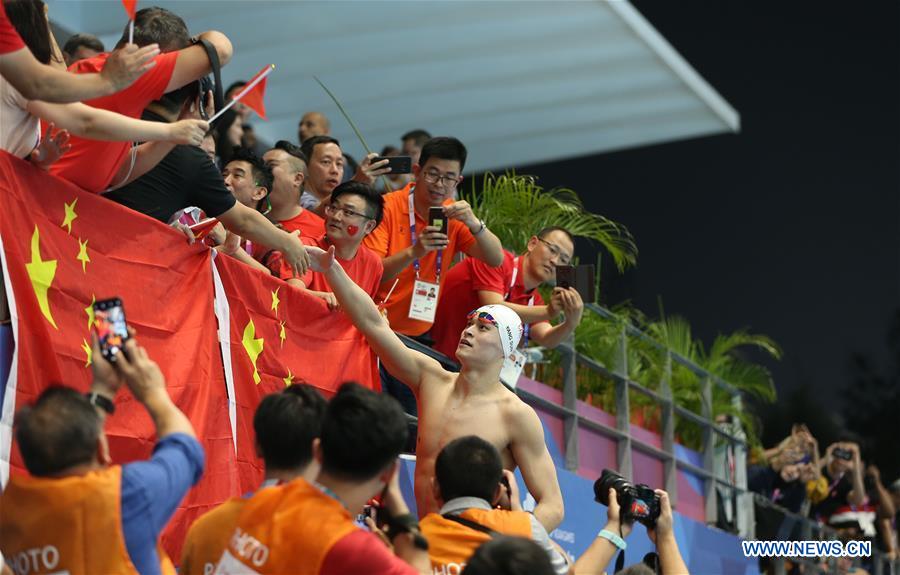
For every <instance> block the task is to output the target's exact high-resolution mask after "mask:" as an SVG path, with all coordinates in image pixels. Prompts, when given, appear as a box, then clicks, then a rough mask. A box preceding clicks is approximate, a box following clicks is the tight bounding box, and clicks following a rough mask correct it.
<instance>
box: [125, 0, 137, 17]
mask: <svg viewBox="0 0 900 575" xmlns="http://www.w3.org/2000/svg"><path fill="white" fill-rule="evenodd" d="M122 6H124V7H125V11H126V12H128V18H129V19H130V20H134V16H135V14H137V0H122Z"/></svg>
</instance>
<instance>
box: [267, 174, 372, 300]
mask: <svg viewBox="0 0 900 575" xmlns="http://www.w3.org/2000/svg"><path fill="white" fill-rule="evenodd" d="M383 215H384V199H383V198H382V197H381V194H379V193H378V192H377V191H376V190H375V189H374V188H373V187H372V186H369V185H366V184H361V183H359V182H344V183H343V184H341V185H339V186H338V187H337V188H335V189H334V192H332V194H331V199H330V200H329V203H328V205H326V206H325V218H326V226H325V231H324V232H323V233H322V234H321V235H319V236H317V237H312V238H303V242H304V243H305V244H306V245H310V246H317V247H319V248H321V249H323V250H327V249H328V247H329V246H334V249H335V257H336V258H337V260H338V262H340V264H341V267H343V268H344V271H345V272H347V275H348V276H350V279H352V280H353V282H354V283H355V284H356V285H358V286H359V287H361V288H362V289H363V290H364V291H365V292H366V293H367V294H369V295H370V296H371V297H375V294H376V293H377V292H378V286H379V284H380V283H381V272H382V267H381V258H379V257H378V256H376V255H375V254H373V253H372V252H371V251H370V250H369V248H367V247H365V246H364V245H362V241H363V239H364V238H365V237H366V236H367V235H369V234H370V233H371V232H372V230H373V229H375V228H376V227H378V224H380V223H381V219H382V217H383ZM279 277H281V279H284V280H287V282H288V283H289V284H291V285H295V286H297V287H299V288H301V289H305V290H309V292H310V293H311V294H313V295H315V296H316V297H318V298H320V299H323V300H325V302H326V303H327V304H328V307H329V308H331V309H332V310H335V309H337V308H338V305H337V299H335V297H334V294H333V293H331V288H330V287H329V286H328V282H326V281H325V278H324V277H322V274H321V273H318V272H314V271H312V270H308V271H307V272H306V274H305V275H304V276H303V277H302V278H294V277H291V276H290V270H289V269H286V268H282V269H281V271H280V273H279Z"/></svg>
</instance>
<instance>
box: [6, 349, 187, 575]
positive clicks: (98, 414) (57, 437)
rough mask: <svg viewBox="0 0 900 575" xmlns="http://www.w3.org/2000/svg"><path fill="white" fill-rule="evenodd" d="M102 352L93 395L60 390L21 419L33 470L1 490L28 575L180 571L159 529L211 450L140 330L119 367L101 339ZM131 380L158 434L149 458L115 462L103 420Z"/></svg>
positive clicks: (11, 554) (11, 541)
mask: <svg viewBox="0 0 900 575" xmlns="http://www.w3.org/2000/svg"><path fill="white" fill-rule="evenodd" d="M132 333H133V332H132ZM92 358H93V361H92V366H93V372H94V381H93V383H92V385H91V391H90V393H89V394H88V395H87V396H85V395H82V394H81V393H78V392H76V391H75V390H74V389H71V388H66V387H51V388H49V389H47V390H46V391H44V392H43V393H42V394H41V395H40V396H39V397H38V399H37V401H36V402H35V403H34V404H33V405H30V406H28V407H25V408H23V409H22V410H21V411H20V412H19V414H18V415H17V417H16V439H17V441H18V444H19V449H20V450H21V453H22V459H23V460H24V462H25V467H26V468H27V469H28V471H29V473H31V475H32V476H33V477H30V478H26V477H22V476H18V475H14V476H13V477H12V478H11V479H10V482H9V484H8V485H7V486H6V490H5V491H4V492H3V495H2V496H0V509H2V515H0V550H2V552H3V555H4V556H5V557H6V558H7V560H8V561H10V563H11V564H14V565H18V564H20V562H21V563H22V564H24V565H25V568H24V569H19V570H18V572H19V573H27V572H31V573H47V572H58V573H64V572H65V573H145V574H146V573H160V572H162V573H166V574H169V573H171V574H174V573H175V570H174V568H173V566H172V563H171V561H169V559H168V557H166V556H165V554H164V553H163V551H162V548H161V547H160V546H159V543H158V539H159V534H160V532H161V531H162V530H163V528H164V527H165V526H166V523H167V522H168V521H169V518H170V517H171V516H172V514H173V513H174V512H175V509H176V507H177V506H178V504H179V503H180V502H181V499H182V498H183V497H184V495H185V493H187V491H188V489H189V488H190V487H191V485H193V484H195V483H196V482H197V481H198V480H199V479H200V475H201V474H202V472H203V462H204V456H203V448H202V447H201V446H200V443H199V442H198V441H197V439H196V437H195V435H194V429H193V427H192V426H191V422H190V421H189V420H188V418H187V417H186V416H185V415H184V414H183V413H182V412H181V411H180V410H179V409H178V408H177V407H176V406H175V404H174V403H173V402H172V400H171V399H170V398H169V394H168V393H167V392H166V382H165V380H164V379H163V376H162V373H161V372H160V370H159V367H158V366H157V365H156V363H155V362H154V361H153V360H151V359H150V358H149V357H148V356H147V352H146V351H145V350H144V348H142V347H140V346H139V345H138V343H137V340H136V339H135V338H134V337H131V338H130V339H129V340H127V341H126V343H125V347H124V351H122V352H120V353H119V354H118V356H117V361H116V363H115V364H110V363H109V362H107V361H106V359H105V358H104V357H103V354H102V353H101V352H100V348H99V346H98V344H97V341H96V338H95V339H94V346H93V354H92ZM123 383H125V384H126V385H127V386H128V389H129V390H130V391H131V393H132V395H133V396H134V398H135V399H136V400H137V401H138V402H140V403H141V404H142V405H143V406H144V407H145V408H146V409H147V412H148V413H149V414H150V417H151V418H152V419H153V423H154V425H155V427H156V435H157V437H158V440H157V443H156V447H155V448H154V450H153V456H152V457H151V458H150V459H149V460H147V461H137V462H134V463H129V464H126V465H121V466H120V465H114V466H110V456H109V446H108V444H107V441H106V436H105V435H104V433H103V422H104V419H105V417H106V415H107V413H112V412H113V410H114V403H113V399H114V398H115V396H116V393H117V392H118V391H119V388H120V387H121V386H122V384H123ZM48 549H50V550H51V551H47V550H48ZM48 561H52V563H53V564H52V565H50V564H47V562H48ZM32 562H34V563H32ZM38 563H40V564H38Z"/></svg>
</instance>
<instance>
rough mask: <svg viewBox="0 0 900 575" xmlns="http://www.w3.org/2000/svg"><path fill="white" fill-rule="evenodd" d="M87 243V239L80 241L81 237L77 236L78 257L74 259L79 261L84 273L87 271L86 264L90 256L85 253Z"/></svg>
mask: <svg viewBox="0 0 900 575" xmlns="http://www.w3.org/2000/svg"><path fill="white" fill-rule="evenodd" d="M87 244H88V240H84V242H83V243H82V241H81V238H78V257H76V258H75V259H77V260H78V261H80V262H81V271H83V272H84V273H87V264H88V262H89V261H91V256H89V255H88V253H87Z"/></svg>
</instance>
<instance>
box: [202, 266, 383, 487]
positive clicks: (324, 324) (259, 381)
mask: <svg viewBox="0 0 900 575" xmlns="http://www.w3.org/2000/svg"><path fill="white" fill-rule="evenodd" d="M215 267H216V271H217V277H216V282H217V284H218V282H221V284H220V285H221V291H222V292H223V293H224V295H225V301H223V302H219V303H218V304H217V314H218V319H219V325H220V326H221V325H229V326H230V330H229V333H228V334H221V333H220V337H219V339H220V341H221V342H222V346H223V349H222V355H223V357H227V358H228V359H227V360H226V364H227V363H228V362H229V361H230V363H231V369H230V373H231V374H233V381H230V382H229V383H228V385H229V386H233V387H234V390H233V393H229V396H231V397H234V398H235V401H236V405H235V409H234V413H233V414H232V417H233V423H232V425H233V426H234V429H235V436H236V441H237V461H238V467H239V473H240V481H241V489H242V490H250V489H255V488H256V487H257V486H258V485H259V482H260V481H261V480H262V462H261V461H259V460H258V459H257V458H256V454H255V450H254V439H253V438H254V435H253V413H254V411H255V409H256V405H257V404H258V403H259V401H260V400H261V399H262V397H263V396H265V395H267V394H269V393H273V392H276V391H280V390H282V389H284V388H285V386H287V385H292V384H296V383H307V384H309V385H313V386H315V387H317V388H318V389H319V390H320V391H322V392H323V394H324V395H325V396H326V397H329V396H331V395H332V394H333V393H334V391H335V390H337V388H338V387H339V386H340V384H341V383H343V382H345V381H356V382H357V383H360V384H362V385H364V386H366V387H369V388H371V389H378V388H379V384H378V369H377V365H376V361H375V354H374V353H373V352H372V350H371V348H369V346H368V344H367V343H366V341H365V338H364V337H363V336H362V334H361V333H360V332H359V331H358V330H357V329H356V328H355V327H353V324H351V323H350V321H349V320H348V319H347V316H346V315H345V314H343V313H342V312H333V311H330V310H329V309H328V306H327V305H326V304H325V302H324V301H323V300H321V299H319V298H317V297H314V296H311V295H309V294H307V293H306V292H304V291H301V290H299V289H297V288H294V287H291V286H289V285H287V284H286V283H284V282H282V281H280V280H278V279H276V278H274V277H271V276H266V275H264V274H262V273H260V272H258V271H257V270H255V269H252V268H250V267H249V266H246V265H244V264H242V263H241V262H239V261H237V260H235V259H233V258H229V257H227V256H219V257H217V258H216V260H215ZM218 289H219V288H218V287H217V291H218ZM226 373H229V370H228V369H227V367H226Z"/></svg>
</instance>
